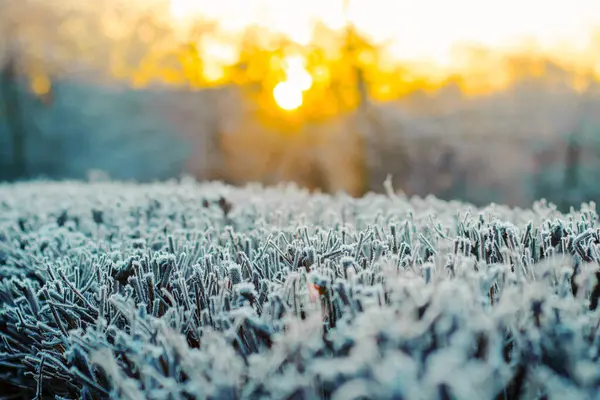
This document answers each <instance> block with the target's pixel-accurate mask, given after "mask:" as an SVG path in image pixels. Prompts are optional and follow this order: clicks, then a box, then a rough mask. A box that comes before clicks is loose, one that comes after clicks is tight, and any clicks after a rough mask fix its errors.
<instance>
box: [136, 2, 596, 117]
mask: <svg viewBox="0 0 600 400" xmlns="http://www.w3.org/2000/svg"><path fill="white" fill-rule="evenodd" d="M144 1H167V2H169V3H168V4H169V7H170V14H171V18H172V19H173V21H175V25H177V26H179V25H181V27H182V28H183V27H185V26H188V25H189V23H190V22H193V21H196V20H200V19H202V20H203V21H211V22H213V23H215V24H216V28H215V30H214V32H212V33H211V35H212V36H214V38H215V39H214V41H212V42H203V43H201V44H200V46H198V51H199V53H200V54H199V58H200V59H201V60H202V66H201V67H199V68H201V69H202V71H201V74H202V75H203V76H204V78H205V81H207V82H211V83H214V84H220V83H221V82H226V81H227V79H229V78H230V77H229V75H228V74H229V72H227V71H228V70H227V68H228V67H230V66H232V65H233V64H235V63H236V62H237V60H236V57H237V55H239V54H240V50H241V49H242V47H241V46H243V44H242V43H243V39H242V38H243V34H244V32H247V30H248V28H252V27H258V28H261V29H264V30H266V31H268V32H270V33H273V34H276V35H283V36H284V37H287V39H289V40H290V41H291V42H292V43H295V45H296V46H297V47H300V50H299V53H300V54H304V55H306V56H307V54H308V53H304V51H308V50H309V47H307V46H311V45H316V46H317V47H319V46H323V48H326V47H327V46H329V44H328V43H330V42H331V43H332V44H331V46H333V47H335V46H336V45H339V42H336V43H334V41H335V40H337V39H333V42H332V39H331V38H330V37H329V36H327V35H329V33H327V34H325V35H323V34H322V33H319V32H323V31H319V30H315V27H316V24H320V25H323V26H325V27H326V28H328V29H329V30H331V31H333V32H336V34H337V32H341V31H342V29H343V28H344V27H345V26H347V24H348V23H351V24H352V25H353V26H354V27H355V28H356V30H357V31H358V32H359V33H360V34H361V35H362V36H363V37H364V38H365V39H366V40H367V41H368V42H369V43H371V44H373V45H375V46H379V47H377V48H378V51H380V55H381V57H380V58H378V59H377V63H378V64H372V63H367V64H369V67H368V68H370V70H369V71H367V73H370V76H371V84H372V85H373V88H372V89H373V93H374V94H377V93H379V94H381V96H384V97H385V96H387V97H389V98H397V96H398V95H399V93H410V90H412V89H409V87H410V88H413V87H414V88H416V87H417V86H418V85H421V86H423V85H425V86H426V87H427V90H436V88H438V87H440V86H441V85H443V84H444V82H447V81H448V79H450V77H459V78H457V79H459V80H461V82H462V83H461V84H460V88H461V90H463V91H464V93H466V94H475V93H484V92H489V91H492V90H500V89H502V88H503V87H505V86H507V85H509V84H510V83H511V82H513V81H514V79H516V77H517V76H518V74H519V73H520V72H519V71H517V72H515V69H514V67H513V66H512V65H511V64H510V62H506V60H507V59H508V58H507V56H512V55H515V54H516V55H519V54H523V55H524V56H525V57H530V58H531V60H533V61H532V62H533V63H535V62H537V61H535V60H538V59H539V60H542V59H548V60H551V61H552V62H555V63H556V64H558V65H560V66H561V67H562V68H565V69H566V70H569V71H574V72H578V73H579V72H581V71H582V72H581V73H580V75H582V76H587V75H586V73H587V71H590V70H591V71H594V73H595V74H596V75H595V77H596V78H597V79H600V56H598V54H600V36H598V37H597V38H596V41H595V42H593V41H592V37H593V34H594V32H595V30H596V29H598V28H600V1H598V0H570V1H569V2H567V0H555V1H550V2H549V1H547V0H527V1H526V2H522V1H520V0H506V1H503V2H491V1H480V0H455V1H452V2H447V1H443V0H419V1H417V0H396V1H389V0H325V1H323V0H304V1H300V0H221V1H214V0H144ZM184 29H185V28H184ZM215 32H216V33H215ZM599 32H600V30H599ZM213 33H215V34H214V35H213ZM211 35H208V36H211ZM267 36H268V35H267ZM223 38H224V39H223ZM221 39H223V40H224V42H226V45H224V44H223V43H221V42H219V40H221ZM260 40H262V39H260ZM265 43H270V42H269V41H268V40H266V42H265ZM592 43H594V44H593V45H592ZM265 46H266V47H265V48H267V47H268V46H270V45H265ZM472 49H474V52H473V51H471V50H472ZM479 49H485V51H488V50H489V51H490V53H489V54H488V55H481V54H483V53H481V52H479ZM292 51H298V50H297V49H296V50H292ZM334 51H335V50H334ZM330 61H331V60H330ZM333 62H335V61H333ZM306 63H307V58H305V57H304V56H297V55H296V56H288V57H287V58H284V59H283V61H282V60H280V59H279V58H277V57H276V56H273V62H272V63H271V65H272V71H271V72H273V73H276V74H279V73H281V71H282V70H283V72H284V74H285V75H284V76H283V77H282V76H280V77H279V79H277V78H274V79H266V77H265V79H264V80H263V81H264V82H267V81H268V83H266V85H267V86H266V89H267V92H266V94H267V96H268V95H269V94H271V95H272V98H273V99H274V100H275V103H276V104H277V105H278V106H279V107H280V108H281V109H285V110H295V109H298V108H300V107H301V106H302V105H303V102H304V101H305V100H306V98H307V94H308V91H309V90H311V88H312V87H313V84H315V85H314V86H316V87H319V88H320V87H321V86H326V85H325V84H323V85H322V84H321V83H322V82H321V78H320V76H321V75H320V74H319V68H325V69H327V71H326V73H327V74H328V75H329V76H331V77H334V78H335V79H338V78H339V79H342V78H340V77H341V76H342V75H340V70H339V69H340V67H339V66H338V67H331V65H329V64H323V65H313V66H312V67H311V68H310V72H309V70H308V69H307V66H306ZM342 64H343V63H342ZM384 64H385V65H384ZM332 65H333V64H332ZM532 65H533V64H532ZM399 66H401V67H403V68H405V70H406V71H407V72H405V73H403V74H404V75H403V76H402V81H400V80H399V79H398V75H397V74H396V75H394V72H393V71H394V68H397V67H399ZM342 67H343V66H342ZM379 67H381V68H382V70H381V71H384V72H379V70H378V71H373V69H374V68H375V69H376V68H379ZM330 68H334V69H330ZM335 68H337V69H335ZM511 68H512V69H511ZM250 70H252V71H254V70H253V69H252V68H251V69H249V71H250ZM385 71H387V72H385ZM271 72H269V73H271ZM262 73H264V71H263V70H260V74H262ZM260 74H259V75H260ZM261 78H262V76H261ZM413 78H414V79H413ZM586 79H587V78H586ZM584 80H585V79H584ZM236 82H237V81H236ZM419 82H420V83H419ZM423 82H424V83H423ZM377 85H379V86H377ZM401 85H404V86H403V87H400V86H401ZM415 90H416V89H415ZM269 92H271V93H269ZM311 93H312V92H311ZM386 93H387V94H386ZM311 98H312V97H311ZM380 100H384V99H380Z"/></svg>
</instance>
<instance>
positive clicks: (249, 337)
mask: <svg viewBox="0 0 600 400" xmlns="http://www.w3.org/2000/svg"><path fill="white" fill-rule="evenodd" d="M388 192H389V193H388V195H386V196H384V195H368V196H365V197H363V198H361V199H351V198H349V197H347V196H343V195H339V196H328V195H320V194H309V193H307V192H305V191H302V190H300V189H297V188H295V187H292V186H285V187H279V188H270V189H263V188H259V187H247V188H233V187H230V186H225V185H221V184H217V183H213V184H197V183H194V182H187V181H184V182H181V183H163V184H154V185H135V184H124V183H93V184H90V183H74V182H65V183H51V182H30V183H21V184H14V185H0V339H1V340H0V388H1V389H0V397H3V398H10V397H15V398H33V397H34V396H35V397H37V398H84V399H90V398H106V397H112V398H122V399H188V398H198V399H203V398H211V399H217V398H219V399H237V398H253V399H255V398H265V399H312V398H316V399H321V398H324V399H330V398H331V399H358V398H390V399H391V398H394V399H494V398H498V399H516V398H523V399H543V398H546V399H565V398H571V399H588V398H589V399H592V398H597V397H594V396H597V394H596V393H597V391H598V389H599V388H600V363H599V362H598V357H599V352H598V350H599V346H600V334H599V332H598V324H599V321H600V311H599V310H597V305H598V296H599V295H600V285H599V283H598V275H599V273H598V268H597V264H596V261H597V260H598V258H600V253H599V252H598V250H599V249H598V243H599V242H600V237H599V236H600V234H599V232H600V231H599V230H598V228H597V221H598V215H597V214H596V212H595V206H594V205H593V204H591V205H584V206H583V207H582V208H581V210H580V211H577V212H575V211H574V212H572V213H571V214H569V215H562V214H560V213H559V212H557V211H556V209H555V208H554V207H552V206H550V205H547V204H545V203H542V202H540V203H537V204H535V205H534V207H533V209H530V210H518V209H516V210H515V209H508V208H505V207H501V206H490V207H487V208H485V209H475V208H473V207H470V206H469V205H466V204H462V203H458V202H443V201H439V200H436V199H433V198H427V199H417V198H414V199H407V198H404V197H399V196H396V195H394V194H393V193H392V192H391V191H388Z"/></svg>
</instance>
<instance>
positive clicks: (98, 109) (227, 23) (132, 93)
mask: <svg viewBox="0 0 600 400" xmlns="http://www.w3.org/2000/svg"><path fill="white" fill-rule="evenodd" d="M599 82H600V2H599V1H597V0H579V1H577V0H569V1H567V0H553V1H542V0H526V1H517V0H508V1H506V0H505V1H481V0H454V1H452V2H447V1H442V0H439V1H436V0H419V1H416V0H412V1H410V0H318V1H317V0H303V1H300V0H219V1H214V0H208V1H207V0H196V1H194V0H127V1H123V0H96V1H94V2H84V1H80V0H61V1H52V0H0V180H3V181H16V180H22V179H29V178H36V177H46V178H52V179H88V178H90V177H91V178H94V177H98V176H104V177H110V178H112V179H118V180H134V181H142V182H145V181H155V180H164V179H170V178H177V177H180V176H182V175H192V176H194V177H195V178H197V179H199V180H217V179H218V180H223V181H226V182H229V183H232V184H244V183H245V182H262V183H264V184H275V183H278V182H283V181H293V182H297V183H298V184H299V185H302V186H305V187H308V188H310V189H311V190H321V191H324V192H337V191H340V190H343V191H346V192H348V193H350V194H351V195H354V196H359V195H361V194H363V193H365V192H367V191H377V192H381V191H383V189H384V188H383V182H384V180H385V178H386V176H387V175H388V174H391V175H392V177H393V186H394V188H395V189H398V190H402V191H404V192H405V193H406V194H408V195H421V196H424V195H427V194H434V195H436V196H438V197H440V198H443V199H459V200H467V201H470V202H473V203H475V204H477V205H482V204H486V203H489V202H496V203H504V204H508V205H511V206H523V207H525V206H529V205H531V203H532V202H533V201H534V200H535V199H539V198H546V199H548V200H549V201H552V202H553V203H555V204H557V205H558V206H559V207H560V208H561V209H563V210H568V209H569V207H570V206H571V205H575V206H577V205H579V203H580V202H582V201H590V200H594V201H595V200H596V199H597V198H598V197H599V194H600V183H598V182H599V180H598V174H599V173H600V83H599Z"/></svg>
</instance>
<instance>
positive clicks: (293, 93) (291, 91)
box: [273, 81, 303, 111]
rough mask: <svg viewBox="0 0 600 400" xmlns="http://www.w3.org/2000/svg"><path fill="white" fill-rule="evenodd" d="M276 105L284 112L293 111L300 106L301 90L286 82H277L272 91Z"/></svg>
mask: <svg viewBox="0 0 600 400" xmlns="http://www.w3.org/2000/svg"><path fill="white" fill-rule="evenodd" d="M273 97H274V98H275V101H276V102H277V105H278V106H279V107H281V108H282V109H284V110H288V111H291V110H295V109H297V108H299V107H300V106H301V105H302V100H303V95H302V90H300V88H298V87H297V86H294V85H293V84H292V83H290V82H288V81H283V82H279V83H278V84H277V86H275V88H274V89H273Z"/></svg>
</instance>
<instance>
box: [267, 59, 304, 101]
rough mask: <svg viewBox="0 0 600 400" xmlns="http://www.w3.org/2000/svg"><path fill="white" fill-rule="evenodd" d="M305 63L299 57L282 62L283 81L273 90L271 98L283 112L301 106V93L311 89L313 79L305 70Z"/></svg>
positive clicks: (302, 96)
mask: <svg viewBox="0 0 600 400" xmlns="http://www.w3.org/2000/svg"><path fill="white" fill-rule="evenodd" d="M305 64H306V61H305V59H304V58H303V57H301V56H289V57H286V58H285V59H284V60H283V67H284V71H285V77H286V78H285V80H284V81H282V82H279V83H278V84H277V85H276V86H275V88H274V89H273V98H274V99H275V102H276V103H277V105H278V106H279V107H281V108H282V109H284V110H288V111H291V110H295V109H297V108H299V107H300V106H302V102H303V99H304V94H303V92H305V91H307V90H308V89H310V88H311V87H312V84H313V78H312V76H311V75H310V73H309V72H308V71H307V70H306V66H305Z"/></svg>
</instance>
